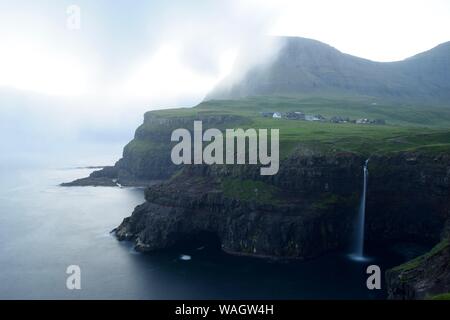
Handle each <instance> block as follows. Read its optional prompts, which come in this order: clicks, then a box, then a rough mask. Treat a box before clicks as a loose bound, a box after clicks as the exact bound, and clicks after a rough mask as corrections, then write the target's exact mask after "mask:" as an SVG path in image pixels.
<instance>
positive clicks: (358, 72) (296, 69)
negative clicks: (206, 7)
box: [205, 37, 450, 105]
mask: <svg viewBox="0 0 450 320" xmlns="http://www.w3.org/2000/svg"><path fill="white" fill-rule="evenodd" d="M276 39H277V40H276V41H278V42H279V43H280V50H279V52H278V53H277V55H276V57H274V58H273V60H272V61H271V62H269V63H266V64H259V65H256V66H253V67H250V68H249V70H247V71H246V72H244V73H243V74H244V75H243V76H241V77H240V78H239V79H238V80H237V81H232V80H230V79H232V78H233V76H235V73H236V72H237V71H239V70H233V71H232V73H231V75H230V76H229V77H228V78H226V79H224V80H223V81H222V82H220V83H219V84H218V85H217V86H216V87H215V88H214V89H213V90H212V91H211V92H210V93H209V94H208V95H207V96H206V97H205V100H223V99H236V98H243V97H248V96H261V95H302V94H312V95H319V96H324V95H332V94H344V95H356V96H360V95H364V96H372V97H376V98H383V99H387V100H397V101H404V102H418V103H431V104H446V105H450V41H449V42H445V43H442V44H440V45H438V46H436V47H434V48H432V49H430V50H428V51H425V52H422V53H419V54H416V55H414V56H412V57H409V58H407V59H404V60H401V61H394V62H377V61H372V60H368V59H365V58H360V57H356V56H353V55H350V54H347V53H342V52H341V51H339V50H338V49H336V48H334V47H332V46H330V45H328V44H326V43H323V42H320V41H317V40H313V39H307V38H299V37H277V38H276ZM244 54H246V53H244ZM235 65H239V63H236V64H235Z"/></svg>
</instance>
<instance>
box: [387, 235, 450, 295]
mask: <svg viewBox="0 0 450 320" xmlns="http://www.w3.org/2000/svg"><path fill="white" fill-rule="evenodd" d="M386 281H387V287H388V298H389V299H396V300H405V299H407V300H409V299H427V298H432V297H433V296H435V295H438V294H442V293H447V292H450V244H449V240H448V239H443V240H442V241H441V242H440V243H439V244H437V245H436V246H435V247H434V248H433V249H432V250H431V251H430V252H428V253H426V254H425V255H423V256H420V257H418V258H416V259H414V260H412V261H409V262H407V263H405V264H403V265H400V266H398V267H396V268H393V269H391V270H389V271H388V272H387V273H386Z"/></svg>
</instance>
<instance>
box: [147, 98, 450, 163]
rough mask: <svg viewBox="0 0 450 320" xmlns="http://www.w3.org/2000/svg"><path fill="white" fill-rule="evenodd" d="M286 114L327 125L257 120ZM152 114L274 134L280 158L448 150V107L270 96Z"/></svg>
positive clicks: (294, 121)
mask: <svg viewBox="0 0 450 320" xmlns="http://www.w3.org/2000/svg"><path fill="white" fill-rule="evenodd" d="M289 111H301V112H304V113H306V114H312V115H316V114H320V115H322V116H324V117H325V118H326V119H327V120H325V121H320V122H319V121H314V122H312V121H302V120H288V119H274V118H267V117H263V116H262V115H261V112H289ZM151 113H152V114H153V115H157V116H161V117H164V118H168V117H169V118H170V117H177V118H178V117H183V118H192V119H195V118H197V117H199V116H207V115H235V116H238V117H240V118H241V119H243V121H239V122H237V123H226V124H225V127H227V128H236V127H241V128H256V129H257V128H278V129H280V139H281V141H280V145H281V152H282V155H284V156H286V155H287V154H289V152H290V151H292V150H293V149H295V147H296V146H298V145H300V144H303V145H308V146H310V147H316V148H319V149H322V150H324V151H331V152H338V151H352V152H358V153H362V154H367V155H369V154H373V153H383V152H392V151H402V150H417V149H422V150H427V151H429V152H432V151H442V150H444V151H447V150H450V108H446V107H435V106H433V107H431V106H426V107H425V106H413V105H391V104H383V103H380V102H374V100H372V99H370V98H340V99H339V98H336V99H332V98H328V99H325V98H311V97H293V96H291V97H273V96H270V97H253V98H246V99H240V100H217V101H206V102H203V103H201V104H199V105H198V106H196V107H194V108H182V109H168V110H160V111H151ZM333 116H340V117H348V118H350V119H359V118H369V119H383V120H385V121H386V124H385V125H374V124H355V123H331V122H329V121H328V119H330V118H331V117H333ZM144 126H145V125H144ZM141 130H145V127H144V128H141ZM149 130H150V128H149Z"/></svg>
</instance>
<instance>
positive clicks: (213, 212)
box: [116, 176, 352, 259]
mask: <svg viewBox="0 0 450 320" xmlns="http://www.w3.org/2000/svg"><path fill="white" fill-rule="evenodd" d="M190 179H192V180H190ZM206 189H208V190H206ZM181 190H183V191H181ZM146 197H147V202H146V203H144V204H143V205H141V206H138V207H137V208H136V209H135V211H134V212H133V214H132V216H131V217H130V218H127V219H125V220H124V221H123V223H122V224H121V225H120V226H119V228H118V229H117V231H116V234H117V236H118V238H119V239H120V240H125V239H127V240H133V241H134V242H135V245H136V249H137V250H140V251H153V250H158V249H164V248H168V247H171V246H174V245H176V244H177V243H180V242H183V241H185V240H187V239H189V238H191V237H195V236H196V235H198V234H200V233H202V232H208V233H213V234H215V235H217V237H218V239H219V240H220V243H221V245H222V249H223V250H225V251H227V252H230V253H235V254H244V255H253V256H264V257H272V258H283V257H289V258H300V259H304V258H311V257H315V256H317V255H320V254H322V253H323V252H327V251H330V250H335V249H337V248H340V247H342V245H343V244H344V243H345V240H346V235H347V234H348V232H349V231H351V219H352V217H351V215H349V214H348V210H349V209H350V207H349V206H346V205H342V206H340V205H336V206H333V208H331V207H324V208H315V207H312V206H309V204H308V205H305V204H294V205H292V204H276V205H273V204H264V203H257V202H251V201H250V202H249V201H245V202H244V201H239V200H236V199H230V198H227V197H224V195H223V192H222V191H221V190H220V188H219V186H218V185H217V184H214V183H211V177H209V178H205V179H204V180H198V179H193V178H192V177H186V176H185V177H183V179H182V181H175V182H171V183H167V184H162V185H159V186H154V187H152V188H149V189H148V190H147V193H146ZM336 230H340V231H342V232H336Z"/></svg>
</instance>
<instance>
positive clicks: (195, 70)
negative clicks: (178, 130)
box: [0, 0, 450, 106]
mask: <svg viewBox="0 0 450 320" xmlns="http://www.w3.org/2000/svg"><path fill="white" fill-rule="evenodd" d="M72 4H74V5H77V6H79V8H80V9H81V15H80V17H81V20H80V21H81V25H80V26H81V29H79V30H70V29H69V28H68V27H67V19H68V14H67V12H66V10H67V8H68V6H69V5H72ZM264 35H289V36H302V37H308V38H313V39H317V40H320V41H323V42H326V43H328V44H330V45H332V46H334V47H336V48H337V49H339V50H341V51H343V52H346V53H350V54H353V55H357V56H360V57H363V58H367V59H371V60H376V61H393V60H400V59H404V58H406V57H409V56H411V55H414V54H416V53H419V52H421V51H425V50H428V49H430V48H432V47H434V46H436V45H438V44H439V43H442V42H446V41H449V40H450V1H447V0H395V1H392V0H374V1H372V0H367V1H364V0H339V1H336V0H331V1H325V0H314V1H301V0H300V1H299V0H295V1H287V0H269V1H261V0H239V1H237V0H236V1H234V0H233V1H204V0H203V1H202V0H191V1H189V0H179V1H162V0H160V1H139V0H134V1H126V0H115V1H107V0H71V1H65V0H15V1H4V0H0V86H1V87H9V88H14V89H19V90H25V91H33V92H37V93H42V94H48V95H56V96H65V97H76V98H80V97H83V98H89V99H97V100H100V101H104V102H107V101H114V102H116V104H118V105H120V103H117V102H118V101H132V100H139V101H144V102H145V103H146V104H148V105H151V106H156V105H161V104H164V105H183V104H184V105H187V104H191V103H195V102H198V101H200V100H201V99H202V97H203V96H204V95H205V94H206V93H207V92H208V91H209V90H210V89H211V88H212V87H213V86H214V85H215V84H216V83H217V81H219V80H220V79H221V78H222V77H224V76H225V75H226V74H227V73H228V72H230V69H231V67H232V64H233V61H234V59H235V57H236V55H237V54H238V51H239V48H240V47H241V46H242V45H243V44H245V45H248V44H249V43H252V42H253V41H256V39H260V38H261V36H264ZM257 47H260V46H259V45H258V46H257ZM253 48H254V47H253ZM254 51H255V57H256V56H258V54H261V52H262V51H263V50H254ZM258 51H259V52H258Z"/></svg>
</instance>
